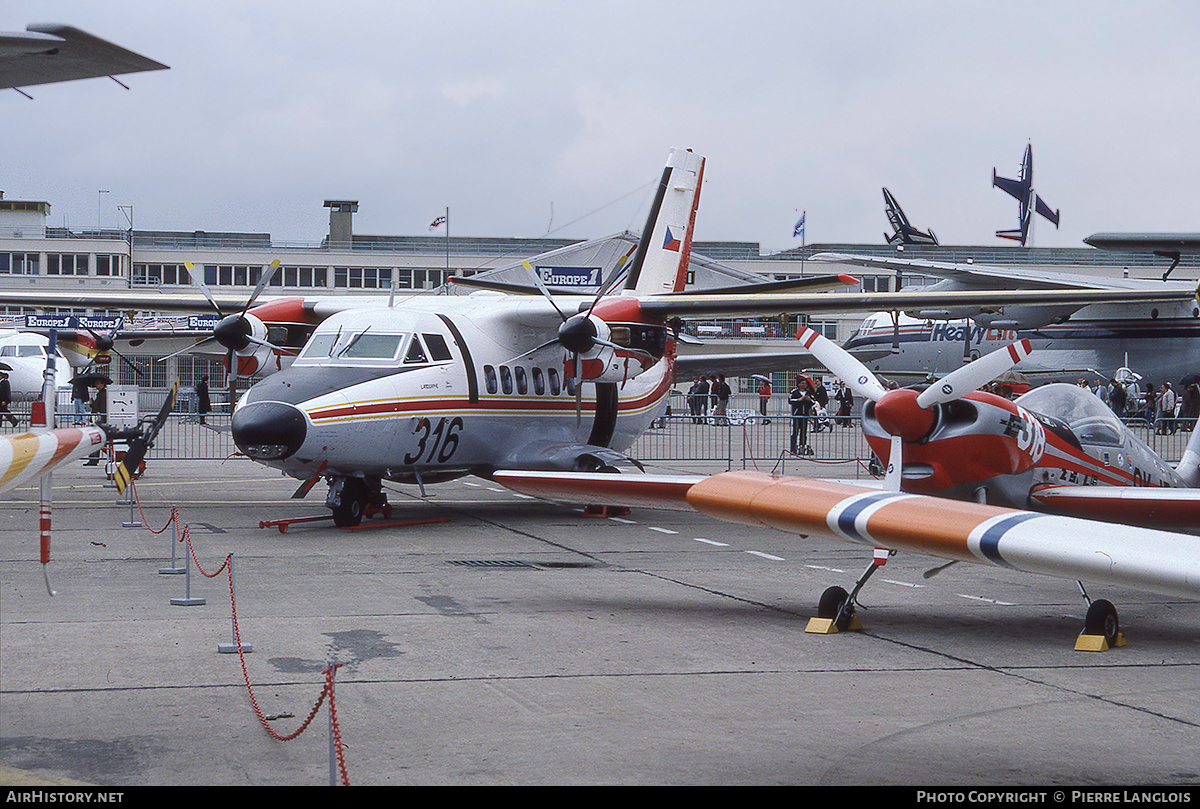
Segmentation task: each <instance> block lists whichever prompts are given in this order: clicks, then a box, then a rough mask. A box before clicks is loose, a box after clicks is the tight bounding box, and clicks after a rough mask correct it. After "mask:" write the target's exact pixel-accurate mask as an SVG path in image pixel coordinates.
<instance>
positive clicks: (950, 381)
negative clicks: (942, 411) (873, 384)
mask: <svg viewBox="0 0 1200 809" xmlns="http://www.w3.org/2000/svg"><path fill="white" fill-rule="evenodd" d="M1032 350H1033V349H1032V347H1031V346H1030V344H1029V341H1028V340H1019V341H1018V342H1015V343H1013V344H1011V345H1009V346H1006V347H1004V348H1001V349H998V350H996V351H993V352H992V353H991V354H985V355H984V356H982V357H980V358H979V359H977V360H975V361H974V362H972V363H970V364H968V365H964V366H963V367H961V368H959V369H958V370H956V371H952V372H951V373H949V374H947V375H946V376H944V377H942V378H941V379H940V380H938V381H937V382H936V383H934V384H933V385H930V386H929V387H928V388H926V389H925V390H923V391H922V392H921V393H920V395H918V396H917V404H918V405H919V406H920V407H922V408H927V407H930V406H931V405H935V404H941V403H943V402H949V401H952V400H954V399H958V398H961V397H962V396H964V395H966V394H968V393H970V392H971V391H973V390H977V389H978V388H980V387H982V386H984V385H986V384H987V383H989V382H991V381H992V380H993V379H995V378H996V377H998V376H1000V374H1002V373H1004V372H1005V371H1007V370H1008V369H1009V368H1011V367H1012V366H1014V365H1016V364H1017V363H1018V362H1020V361H1021V360H1023V359H1025V358H1026V357H1028V356H1029V353H1030V352H1031V351H1032Z"/></svg>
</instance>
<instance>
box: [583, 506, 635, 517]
mask: <svg viewBox="0 0 1200 809" xmlns="http://www.w3.org/2000/svg"><path fill="white" fill-rule="evenodd" d="M628 513H629V508H628V507H627V506H584V508H583V516H585V517H621V516H624V515H626V514H628Z"/></svg>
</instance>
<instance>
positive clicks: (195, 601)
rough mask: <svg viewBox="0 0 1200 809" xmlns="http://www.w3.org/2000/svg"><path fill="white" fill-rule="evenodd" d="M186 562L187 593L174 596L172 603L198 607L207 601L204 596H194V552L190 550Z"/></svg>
mask: <svg viewBox="0 0 1200 809" xmlns="http://www.w3.org/2000/svg"><path fill="white" fill-rule="evenodd" d="M184 562H185V564H186V565H187V566H186V567H185V568H184V573H185V574H186V575H185V576H184V581H185V582H186V583H185V585H184V591H185V592H186V594H187V595H186V596H185V597H184V598H172V599H171V603H172V604H174V605H175V606H176V607H198V606H200V605H201V604H205V603H207V602H206V601H205V600H204V599H203V598H192V554H191V553H190V552H189V553H188V555H187V559H186V560H184Z"/></svg>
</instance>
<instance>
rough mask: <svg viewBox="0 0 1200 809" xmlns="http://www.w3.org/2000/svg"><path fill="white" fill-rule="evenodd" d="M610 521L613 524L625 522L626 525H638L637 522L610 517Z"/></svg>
mask: <svg viewBox="0 0 1200 809" xmlns="http://www.w3.org/2000/svg"><path fill="white" fill-rule="evenodd" d="M609 519H610V520H612V521H613V522H623V523H625V524H626V525H637V520H626V519H622V518H621V517H609Z"/></svg>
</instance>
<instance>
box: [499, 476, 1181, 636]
mask: <svg viewBox="0 0 1200 809" xmlns="http://www.w3.org/2000/svg"><path fill="white" fill-rule="evenodd" d="M493 480H495V481H496V482H498V483H500V484H501V485H503V486H506V487H508V488H509V489H512V490H513V491H516V492H520V493H522V494H527V495H531V496H534V497H539V498H543V499H547V500H555V501H560V502H567V503H579V504H587V505H597V504H610V505H631V506H641V507H645V508H661V509H671V510H694V511H698V512H700V513H702V514H706V515H708V516H710V517H713V518H716V519H718V520H723V521H725V522H734V523H739V524H744V525H752V526H756V527H762V528H773V529H776V530H779V531H783V532H786V533H791V534H799V535H801V536H806V537H808V536H816V537H824V538H827V539H834V540H841V541H846V542H852V543H856V544H859V545H866V546H868V547H875V548H884V549H888V550H892V551H911V552H914V553H921V554H927V555H930V556H936V557H940V558H943V559H950V560H953V561H966V562H976V563H980V564H988V565H996V566H1000V567H1006V568H1010V569H1013V570H1018V571H1022V572H1025V573H1036V574H1041V575H1044V576H1051V577H1054V578H1059V579H1067V580H1070V581H1084V582H1094V583H1103V584H1113V585H1128V586H1131V587H1135V588H1137V589H1142V590H1147V591H1150V592H1154V593H1159V594H1162V595H1167V596H1172V597H1176V598H1187V599H1195V598H1200V555H1197V554H1196V552H1195V547H1196V544H1195V543H1196V538H1195V537H1194V536H1190V535H1187V534H1177V533H1171V532H1167V531H1158V530H1152V529H1147V528H1131V527H1129V526H1123V525H1112V524H1108V523H1102V522H1094V521H1091V520H1085V519H1079V518H1074V517H1063V516H1057V515H1047V514H1034V513H1031V512H1028V511H1020V510H1015V509H1008V508H1000V507H997V506H989V505H983V504H979V503H968V502H956V501H949V500H944V499H941V498H936V497H928V496H922V495H914V494H907V493H903V492H895V491H880V490H879V489H875V488H867V487H863V486H857V485H853V484H849V483H844V482H837V481H828V480H813V479H808V478H800V477H772V476H771V475H768V474H765V473H762V472H751V471H735V472H724V473H721V474H718V475H713V476H711V477H696V476H691V477H688V476H661V475H658V476H656V475H643V474H636V473H635V474H590V475H584V474H578V473H568V472H560V473H554V472H528V471H507V470H505V471H501V472H497V473H496V474H495V475H494V476H493ZM871 569H872V568H868V572H867V573H864V575H863V577H861V578H860V579H859V581H858V583H857V585H856V587H855V588H854V591H853V593H847V592H846V591H845V590H844V589H843V588H841V587H831V588H830V589H829V590H827V591H826V592H825V594H823V595H822V598H821V606H820V607H819V608H818V615H819V617H821V618H826V619H831V620H832V621H833V622H834V623H835V624H836V625H837V626H838V627H839V628H843V629H844V628H846V626H847V625H848V624H849V621H850V620H851V619H852V617H853V613H854V609H853V607H854V599H855V597H856V595H857V592H858V589H859V588H860V587H861V586H862V584H864V583H865V580H866V577H867V576H868V575H869V572H870V570H871ZM1084 633H1085V634H1087V635H1092V636H1095V635H1101V636H1103V637H1104V638H1105V641H1106V643H1107V645H1109V646H1112V645H1116V644H1117V643H1120V636H1119V629H1118V624H1117V619H1116V610H1115V608H1114V607H1113V605H1112V604H1111V602H1108V601H1105V600H1098V601H1095V602H1093V603H1092V605H1091V607H1090V608H1089V609H1088V616H1087V619H1086V621H1085V629H1084Z"/></svg>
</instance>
